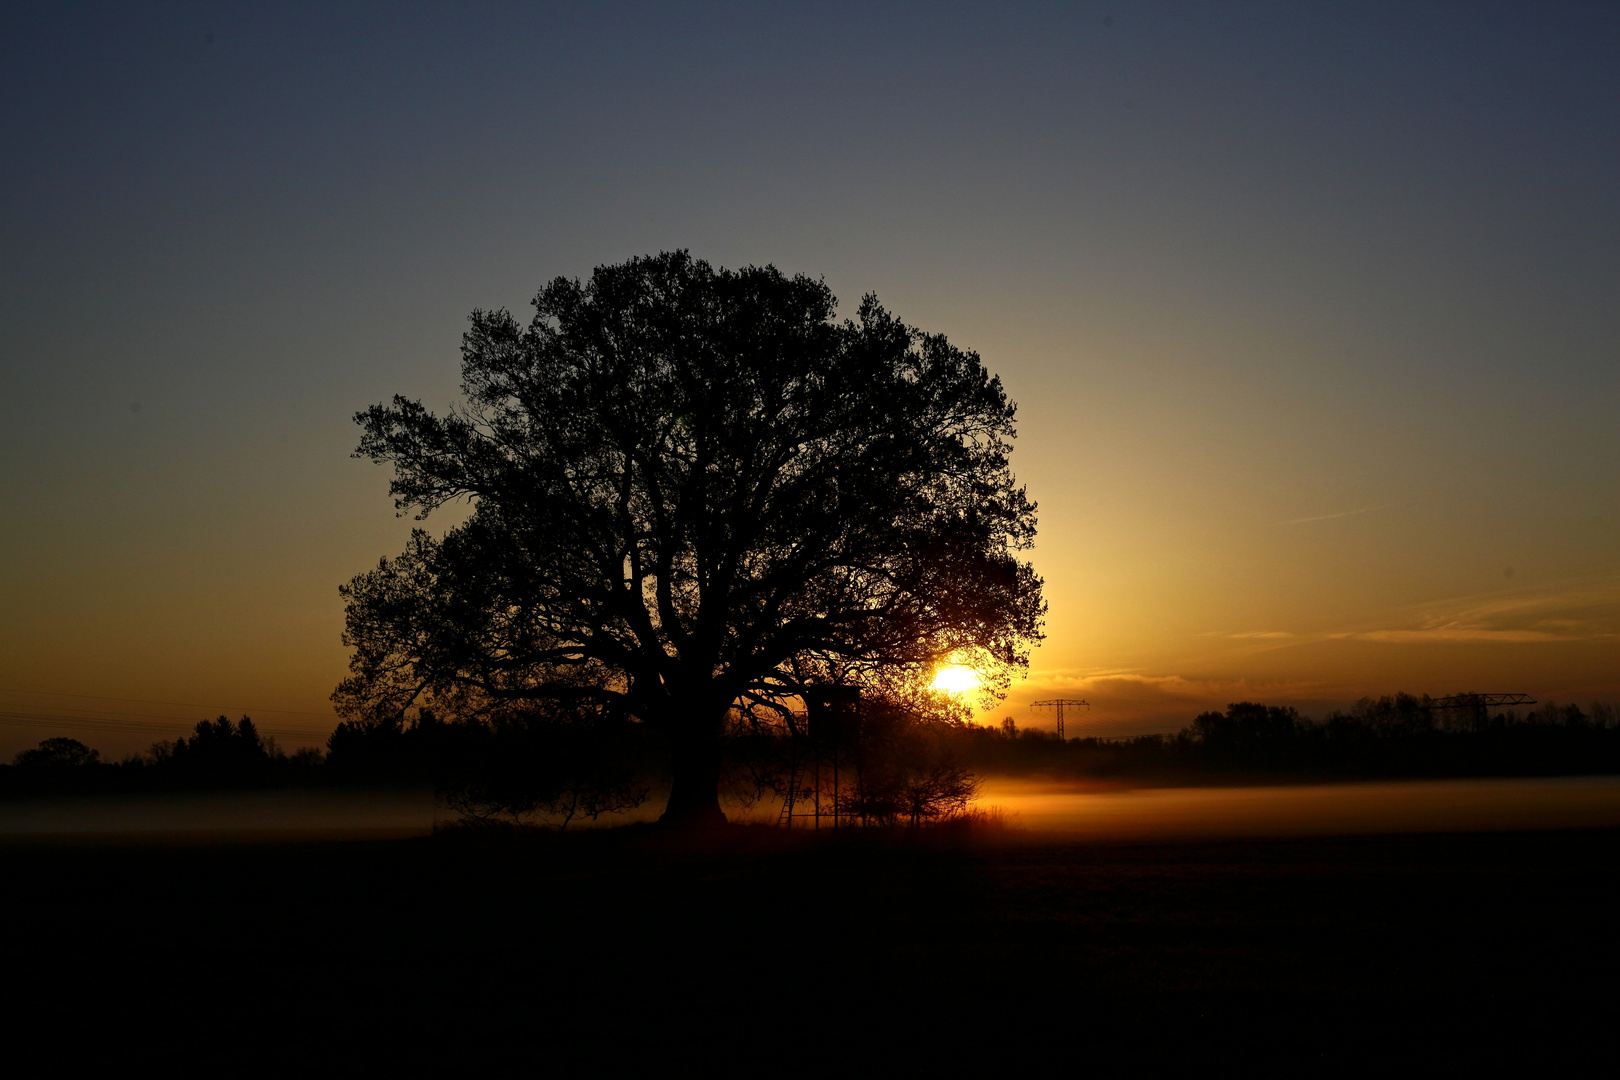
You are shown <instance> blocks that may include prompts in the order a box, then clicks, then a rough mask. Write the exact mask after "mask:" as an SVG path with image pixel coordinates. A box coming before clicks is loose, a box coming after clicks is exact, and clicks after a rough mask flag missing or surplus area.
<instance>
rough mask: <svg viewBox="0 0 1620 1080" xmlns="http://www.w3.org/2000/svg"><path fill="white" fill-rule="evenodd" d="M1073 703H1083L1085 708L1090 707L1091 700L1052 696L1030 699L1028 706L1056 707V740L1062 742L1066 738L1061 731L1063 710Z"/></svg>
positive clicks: (1033, 707) (1036, 707)
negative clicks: (1047, 698) (1049, 697)
mask: <svg viewBox="0 0 1620 1080" xmlns="http://www.w3.org/2000/svg"><path fill="white" fill-rule="evenodd" d="M1073 705H1084V706H1085V707H1086V708H1087V709H1089V708H1091V702H1089V701H1081V700H1080V699H1079V698H1066V697H1060V698H1052V699H1051V700H1050V701H1032V702H1030V705H1029V707H1030V708H1032V709H1040V708H1046V707H1049V706H1050V707H1055V708H1056V709H1057V722H1058V741H1059V742H1062V741H1063V740H1064V738H1066V736H1065V735H1064V733H1063V710H1064V708H1065V707H1067V706H1073Z"/></svg>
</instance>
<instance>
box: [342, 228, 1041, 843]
mask: <svg viewBox="0 0 1620 1080" xmlns="http://www.w3.org/2000/svg"><path fill="white" fill-rule="evenodd" d="M534 308H535V313H534V316H533V318H532V319H531V320H530V321H529V322H528V324H527V325H526V326H525V325H523V324H521V323H520V322H519V321H518V320H517V319H516V318H514V317H513V316H512V315H511V314H510V313H509V312H507V311H506V310H504V309H503V310H495V311H475V312H473V314H472V317H471V326H470V328H469V329H468V330H467V332H466V333H465V335H464V338H463V343H462V349H461V354H462V361H461V362H462V391H463V395H464V399H463V400H462V401H461V402H459V403H458V404H456V405H455V406H453V407H452V408H451V409H450V410H449V411H448V412H446V413H445V414H443V415H437V414H434V413H432V412H430V411H429V410H428V409H427V408H425V407H424V406H423V405H422V404H421V403H420V402H417V401H413V400H408V399H406V398H403V397H398V396H396V397H395V398H394V399H393V401H392V403H390V404H379V405H375V406H373V407H371V408H370V409H368V410H366V411H365V412H362V413H359V414H358V415H357V417H356V420H357V422H358V423H359V424H360V425H361V427H362V428H363V430H364V434H363V437H362V439H361V442H360V445H359V449H358V452H357V456H365V457H369V458H370V459H371V460H373V461H375V462H378V463H388V464H390V465H392V466H393V469H394V479H393V482H392V485H391V492H392V494H393V496H394V498H395V505H396V508H397V509H398V510H400V511H401V512H413V513H415V514H416V516H417V517H418V518H423V517H426V516H427V515H428V514H429V513H430V512H432V511H434V510H436V509H438V508H440V507H443V506H445V505H446V504H448V503H451V502H453V501H456V500H462V499H465V500H468V501H470V503H471V513H470V515H469V516H468V517H467V518H466V520H465V521H464V522H462V523H461V524H459V525H456V526H455V527H454V528H451V529H449V530H448V531H447V532H446V533H445V535H444V536H443V537H442V538H436V537H434V536H432V535H430V534H429V533H428V532H426V531H424V530H421V529H417V530H415V531H413V534H412V537H411V540H410V543H409V545H408V546H407V548H406V550H405V551H404V552H403V553H402V554H401V555H399V556H398V557H396V558H393V559H383V560H382V561H380V562H379V564H378V566H377V567H376V568H375V569H373V570H371V571H368V572H366V573H363V574H360V575H359V576H357V577H355V578H354V579H353V580H352V581H351V582H350V583H349V584H348V585H347V586H345V587H344V589H343V590H342V591H343V595H344V596H345V598H346V599H347V602H348V614H347V629H346V632H345V642H346V644H348V645H349V646H351V647H352V649H353V654H352V659H351V665H350V666H351V672H352V673H351V675H350V677H349V678H348V679H346V680H345V681H344V682H343V683H342V684H341V685H340V686H339V687H338V689H337V691H336V692H335V693H334V700H335V701H336V703H337V704H338V706H339V709H340V711H341V712H342V713H344V714H345V715H346V716H348V717H350V718H351V719H357V720H358V719H367V718H369V719H372V720H384V721H386V720H388V719H389V718H397V717H400V716H402V715H404V714H405V713H406V711H407V710H409V709H412V708H419V707H422V706H423V705H431V706H432V707H434V708H437V709H440V710H441V711H443V712H445V713H451V712H454V711H456V710H458V709H459V710H461V711H463V712H478V711H480V710H482V711H485V712H488V711H491V710H494V711H500V710H514V709H517V710H521V709H524V708H530V707H534V706H536V705H539V704H541V703H551V704H552V705H553V706H556V705H557V704H558V703H561V706H562V708H563V710H564V711H565V712H567V713H568V714H569V715H572V716H577V715H579V714H580V713H581V712H582V711H583V712H584V713H591V712H593V711H594V712H597V713H601V714H606V713H614V714H617V715H620V716H624V715H628V716H631V717H635V718H637V719H639V720H641V721H644V722H646V723H649V724H653V725H657V726H658V727H660V728H661V729H663V730H664V731H665V732H667V734H668V736H669V739H670V745H671V747H672V764H673V772H674V786H673V788H672V791H671V795H670V802H669V807H668V809H667V811H666V816H667V817H670V818H674V819H699V820H717V819H721V815H720V809H719V804H718V799H717V795H716V782H717V778H718V769H719V764H718V754H719V736H720V731H721V728H722V726H723V723H724V720H725V717H726V715H727V714H728V712H729V711H730V710H731V709H733V708H738V707H741V708H757V709H766V710H779V711H785V710H787V709H789V708H790V707H791V704H792V703H793V702H794V701H795V700H796V699H798V698H799V697H800V695H802V693H803V692H804V691H805V689H806V688H807V687H808V686H810V685H811V684H813V683H816V682H844V683H854V684H863V683H865V684H876V683H879V682H883V683H886V684H887V685H895V684H896V683H904V682H907V681H910V682H911V683H913V684H916V683H918V682H920V681H921V680H924V679H925V678H926V676H927V675H928V674H929V673H930V672H931V671H932V668H933V667H934V666H935V665H936V664H938V663H939V662H941V661H943V660H944V659H945V658H947V657H956V658H958V659H961V660H966V661H967V662H969V663H972V664H973V665H974V666H975V667H977V668H978V669H979V670H980V671H981V673H982V674H983V675H984V676H985V678H986V680H987V684H988V685H989V686H991V687H992V688H995V687H1004V686H1005V685H1006V684H1007V681H1008V679H1009V678H1010V677H1011V675H1012V674H1013V673H1015V672H1016V671H1018V670H1019V669H1021V668H1022V667H1024V666H1025V665H1026V664H1027V658H1028V649H1029V647H1030V646H1031V644H1032V643H1034V642H1035V641H1037V640H1039V638H1040V636H1041V635H1040V626H1041V621H1042V617H1043V615H1044V611H1045V605H1044V601H1043V600H1042V598H1041V581H1040V579H1039V577H1037V576H1036V574H1035V573H1034V571H1033V569H1032V568H1031V567H1030V565H1029V563H1028V562H1027V561H1025V560H1023V559H1022V558H1021V557H1020V553H1021V552H1023V551H1025V550H1027V549H1028V548H1029V546H1030V545H1031V543H1032V541H1033V538H1034V533H1035V506H1034V504H1033V503H1031V502H1030V501H1029V500H1028V499H1027V498H1026V495H1025V491H1024V489H1023V488H1022V487H1020V486H1018V485H1017V484H1016V482H1015V480H1014V478H1013V475H1012V472H1011V470H1010V468H1009V464H1008V459H1007V455H1008V452H1009V450H1010V447H1011V441H1012V439H1013V437H1014V434H1015V432H1014V428H1013V417H1014V408H1015V407H1014V405H1013V404H1012V403H1011V402H1009V401H1008V400H1007V396H1006V394H1005V392H1004V391H1003V389H1002V386H1001V383H1000V380H999V379H997V378H996V377H994V376H992V375H991V374H990V373H989V372H988V371H987V370H986V369H985V366H984V364H983V363H982V362H981V361H980V359H979V357H978V356H977V355H976V354H974V353H972V352H969V351H965V350H962V349H959V348H956V347H955V346H953V345H951V344H950V343H949V342H948V341H947V340H946V339H945V338H944V337H943V336H941V335H938V334H928V333H924V332H922V331H920V330H917V329H915V328H913V327H910V326H907V325H906V324H905V323H903V322H901V321H900V320H899V319H898V318H896V317H895V316H893V315H891V314H890V313H889V312H888V311H886V310H885V309H884V308H883V307H882V306H881V305H879V303H878V302H877V300H876V299H875V298H874V297H872V296H867V297H866V298H865V299H864V300H863V301H862V302H861V304H860V307H859V310H858V312H857V313H856V315H855V317H854V318H853V319H846V320H842V321H840V320H838V319H837V318H836V301H835V299H834V297H833V295H832V293H831V291H830V290H829V289H828V288H827V286H826V285H825V284H824V283H823V282H820V281H816V280H812V279H809V278H807V277H804V276H793V277H789V276H786V275H784V274H782V273H781V272H780V271H778V270H776V269H775V268H774V267H764V268H757V267H749V268H746V269H742V270H736V271H731V270H725V269H715V268H712V267H711V266H710V265H709V264H707V263H705V262H702V261H699V260H695V259H693V258H691V257H690V256H689V255H687V254H686V253H685V252H674V253H665V254H661V255H657V256H651V257H646V258H638V259H632V260H630V261H628V262H625V263H622V264H619V265H614V266H604V267H599V268H597V270H596V271H595V272H594V273H593V274H592V276H591V278H590V279H589V281H587V282H580V281H575V280H567V279H562V278H559V279H557V280H555V281H553V282H552V283H551V284H549V285H547V286H546V287H545V288H544V289H542V290H541V291H540V293H539V295H538V296H536V298H535V300H534Z"/></svg>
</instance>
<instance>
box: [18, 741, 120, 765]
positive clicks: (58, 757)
mask: <svg viewBox="0 0 1620 1080" xmlns="http://www.w3.org/2000/svg"><path fill="white" fill-rule="evenodd" d="M100 763H101V751H99V750H92V749H90V748H89V747H88V746H86V745H84V743H82V742H80V741H79V740H78V739H67V738H55V739H46V740H44V741H43V742H41V743H40V744H39V745H38V746H36V747H34V748H33V749H32V750H24V751H23V752H22V753H20V754H18V755H17V756H16V757H15V758H14V759H13V761H12V764H14V765H16V766H17V768H19V769H31V770H32V769H38V770H52V771H54V770H60V769H82V768H86V767H88V766H91V765H99V764H100Z"/></svg>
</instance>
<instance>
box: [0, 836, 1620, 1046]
mask: <svg viewBox="0 0 1620 1080" xmlns="http://www.w3.org/2000/svg"><path fill="white" fill-rule="evenodd" d="M4 858H5V863H6V865H7V867H8V878H9V881H10V884H9V885H8V887H7V889H6V891H5V904H6V906H7V909H8V910H7V916H8V918H7V926H8V927H11V928H12V931H13V932H12V933H11V934H9V935H8V937H7V940H6V945H5V953H6V955H5V957H4V963H5V967H6V969H7V970H8V971H10V972H11V973H12V980H13V983H14V984H15V985H22V986H24V987H26V988H28V993H27V994H26V995H25V999H26V1001H27V1002H28V1003H29V1004H28V1005H27V1007H26V1009H25V1010H24V1011H22V1012H15V1011H14V1012H13V1013H12V1014H11V1015H12V1018H13V1021H14V1022H18V1021H20V1022H21V1023H22V1026H21V1027H19V1028H18V1030H19V1031H27V1030H32V1028H31V1027H30V1024H31V1023H32V1022H33V1021H32V1020H30V1019H29V1018H30V1017H32V1018H34V1019H35V1020H49V1021H50V1022H51V1023H52V1024H53V1025H54V1024H58V1023H66V1024H67V1025H68V1027H70V1028H73V1029H76V1030H78V1031H79V1032H80V1033H81V1035H80V1037H78V1038H76V1039H72V1040H69V1041H67V1042H64V1043H61V1044H60V1046H61V1050H60V1053H61V1054H62V1055H65V1058H79V1057H83V1056H85V1055H89V1056H100V1057H103V1058H107V1059H111V1060H114V1061H117V1060H134V1059H136V1058H140V1057H143V1056H146V1055H150V1054H154V1053H160V1056H161V1057H162V1059H163V1060H165V1061H167V1062H169V1063H171V1064H173V1065H175V1066H180V1065H183V1064H185V1063H186V1062H187V1061H188V1059H194V1060H193V1061H192V1063H193V1064H196V1065H202V1066H209V1067H225V1066H230V1065H232V1064H233V1063H234V1064H236V1065H239V1066H240V1065H245V1064H247V1063H263V1062H269V1061H272V1060H274V1059H276V1058H277V1057H278V1056H282V1055H285V1056H286V1058H287V1059H288V1060H289V1061H291V1062H305V1063H307V1062H309V1061H311V1060H321V1061H325V1062H329V1063H332V1064H337V1063H339V1062H344V1063H348V1064H349V1065H360V1064H364V1063H370V1064H372V1065H376V1064H379V1063H381V1062H383V1061H384V1060H385V1059H392V1058H395V1057H397V1056H404V1057H405V1058H407V1059H409V1060H411V1061H413V1062H415V1063H417V1064H422V1063H426V1062H428V1061H432V1060H438V1061H440V1062H442V1063H445V1064H447V1065H449V1066H451V1067H454V1066H455V1065H457V1064H458V1063H460V1064H468V1065H470V1064H472V1063H473V1062H475V1061H481V1060H487V1059H490V1058H493V1057H507V1056H511V1055H515V1056H517V1057H519V1058H520V1059H524V1060H527V1061H529V1062H531V1063H535V1064H545V1063H560V1062H563V1061H564V1060H567V1061H570V1062H573V1061H577V1062H581V1063H583V1064H585V1065H586V1066H588V1067H592V1068H600V1069H602V1070H604V1071H609V1072H613V1071H617V1070H618V1069H619V1068H627V1067H629V1065H630V1064H631V1063H632V1062H634V1061H638V1060H643V1059H644V1060H647V1061H649V1062H653V1063H655V1067H660V1068H662V1067H664V1066H667V1065H670V1064H673V1063H674V1062H676V1061H677V1060H679V1059H682V1058H691V1059H692V1060H693V1061H697V1062H708V1063H710V1065H713V1064H714V1063H716V1062H722V1061H723V1062H726V1063H727V1065H726V1068H725V1069H724V1070H722V1071H739V1070H743V1069H746V1070H748V1071H754V1070H757V1069H765V1070H766V1071H778V1070H786V1071H789V1072H792V1073H794V1074H795V1075H800V1074H806V1073H808V1072H809V1071H812V1070H814V1069H816V1068H819V1067H821V1066H831V1067H839V1068H843V1067H854V1066H855V1065H857V1064H859V1065H860V1066H861V1068H860V1069H858V1071H879V1070H882V1071H893V1070H899V1071H904V1072H910V1071H913V1070H918V1071H920V1070H922V1069H924V1068H925V1067H927V1066H929V1063H930V1061H933V1062H934V1064H935V1065H937V1064H939V1062H940V1061H943V1062H944V1063H945V1064H946V1065H947V1066H948V1065H951V1064H952V1063H954V1064H956V1065H962V1064H963V1063H965V1062H967V1061H968V1060H970V1059H985V1058H988V1060H991V1061H998V1062H1001V1063H1002V1064H1004V1065H1006V1066H1008V1067H1012V1066H1013V1065H1014V1064H1015V1063H1016V1062H1017V1061H1018V1060H1020V1059H1026V1058H1027V1059H1031V1060H1034V1059H1038V1058H1040V1057H1041V1056H1043V1055H1049V1054H1051V1053H1061V1054H1067V1055H1070V1057H1071V1058H1072V1059H1073V1060H1074V1061H1076V1062H1085V1063H1086V1064H1088V1065H1091V1064H1096V1063H1099V1062H1103V1061H1115V1062H1119V1063H1121V1064H1125V1065H1130V1064H1138V1065H1148V1064H1150V1063H1167V1062H1171V1061H1194V1062H1203V1063H1205V1064H1207V1065H1210V1066H1212V1067H1213V1066H1214V1065H1215V1064H1216V1063H1217V1062H1226V1063H1228V1065H1229V1066H1230V1065H1236V1066H1242V1067H1248V1066H1257V1067H1258V1066H1263V1065H1266V1064H1268V1063H1269V1064H1270V1065H1273V1066H1280V1067H1290V1066H1294V1065H1299V1066H1309V1067H1312V1068H1317V1067H1322V1066H1328V1067H1331V1066H1333V1065H1335V1064H1338V1065H1345V1066H1348V1065H1351V1064H1357V1065H1361V1064H1379V1063H1381V1064H1383V1065H1393V1064H1396V1063H1397V1062H1406V1063H1408V1064H1410V1065H1413V1066H1417V1065H1419V1064H1424V1065H1427V1066H1433V1067H1451V1066H1455V1065H1457V1064H1459V1063H1461V1062H1462V1061H1463V1060H1465V1059H1466V1060H1472V1061H1488V1062H1494V1063H1500V1062H1502V1061H1504V1060H1507V1059H1522V1060H1524V1061H1525V1062H1527V1063H1532V1062H1534V1063H1548V1062H1553V1061H1560V1060H1561V1061H1574V1060H1584V1059H1587V1058H1588V1057H1590V1056H1591V1055H1609V1054H1612V1052H1613V1045H1614V1039H1613V1036H1612V1029H1613V1021H1614V1016H1615V1007H1616V995H1615V990H1614V978H1615V976H1614V972H1615V971H1616V970H1620V967H1617V961H1620V947H1617V936H1616V933H1615V926H1616V916H1617V910H1616V899H1617V896H1620V893H1617V889H1616V886H1617V884H1620V880H1617V879H1620V869H1617V868H1620V830H1614V829H1601V828H1595V829H1564V830H1540V831H1518V832H1494V833H1454V834H1407V835H1400V834H1397V835H1380V836H1341V837H1307V838H1292V839H1226V840H1207V841H1196V842H1169V841H1155V842H1150V843H1128V842H1101V841H1076V840H1073V839H1064V838H1061V837H1056V836H1042V835H1040V834H1034V833H1024V834H1020V833H1017V832H1010V833H1001V834H997V835H993V836H986V835H981V836H971V835H969V836H952V835H947V834H942V833H941V834H933V835H925V836H922V837H918V838H912V837H908V836H905V835H888V836H871V835H866V836H852V835H844V836H836V837H835V836H831V835H829V834H827V833H822V834H821V835H819V836H815V835H810V834H805V833H796V834H793V835H786V834H784V833H783V832H781V831H780V830H772V829H764V828H739V829H735V830H733V832H732V835H729V836H726V837H723V838H712V837H709V838H703V837H700V838H681V837H673V836H670V835H667V834H664V833H660V832H659V831H657V830H652V829H647V828H644V827H632V828H626V829H619V830H612V831H603V832H596V833H582V834H578V835H573V834H570V835H566V836H562V837H557V836H544V837H535V836H518V835H512V834H492V833H485V834H473V833H450V834H444V833H441V834H439V835H436V836H433V837H424V838H413V839H396V840H368V841H342V842H337V841H331V842H307V841H306V842H297V843H291V842H289V843H198V842H192V843H172V842H171V843H164V842H146V843H139V842H129V841H124V842H119V843H109V842H96V841H88V840H80V841H76V842H75V841H70V840H64V839H60V838H57V839H45V838H35V839H32V840H27V839H19V838H12V839H11V840H9V841H8V842H7V844H6V847H5V850H4ZM222 1055H223V1056H222ZM65 1058H64V1059H65ZM935 1059H938V1060H935ZM657 1063H662V1064H661V1065H660V1064H657Z"/></svg>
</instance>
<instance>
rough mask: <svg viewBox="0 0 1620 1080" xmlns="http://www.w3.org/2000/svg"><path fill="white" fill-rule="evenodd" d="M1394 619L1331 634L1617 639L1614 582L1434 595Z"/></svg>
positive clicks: (1442, 640)
mask: <svg viewBox="0 0 1620 1080" xmlns="http://www.w3.org/2000/svg"><path fill="white" fill-rule="evenodd" d="M1392 621H1394V620H1392ZM1399 621H1400V622H1404V623H1406V625H1404V626H1403V625H1395V626H1388V625H1386V626H1381V627H1369V628H1366V629H1361V630H1354V631H1349V632H1346V633H1342V634H1336V635H1333V636H1335V637H1348V638H1353V639H1357V640H1361V641H1381V642H1386V643H1389V644H1399V645H1425V644H1437V645H1449V644H1464V643H1489V642H1499V643H1502V644H1531V643H1537V642H1573V641H1604V640H1620V582H1613V581H1609V582H1594V583H1586V584H1583V585H1577V586H1574V587H1565V588H1560V589H1554V590H1549V591H1540V592H1516V593H1513V594H1510V595H1507V596H1496V597H1489V598H1480V597H1463V598H1459V599H1455V600H1445V601H1438V602H1436V603H1433V604H1428V605H1424V606H1423V607H1420V608H1418V609H1416V610H1414V611H1411V612H1409V614H1408V616H1407V618H1405V619H1401V620H1399Z"/></svg>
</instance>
